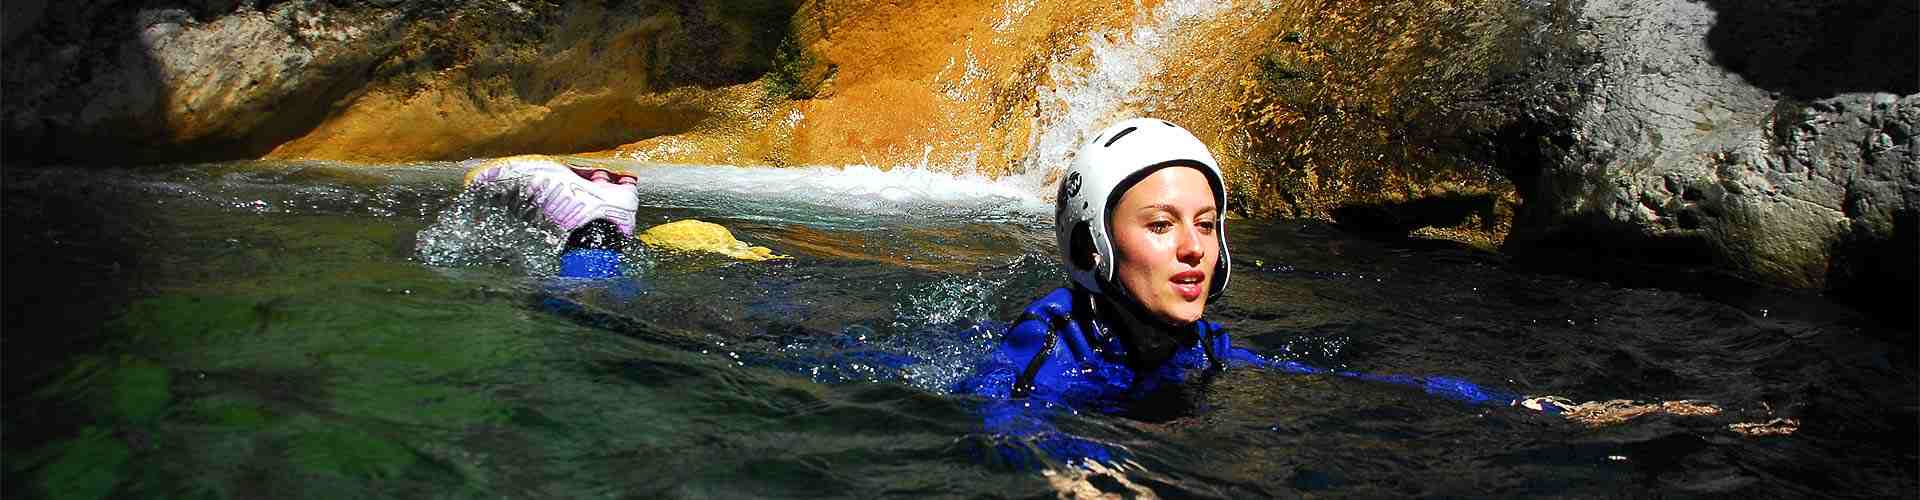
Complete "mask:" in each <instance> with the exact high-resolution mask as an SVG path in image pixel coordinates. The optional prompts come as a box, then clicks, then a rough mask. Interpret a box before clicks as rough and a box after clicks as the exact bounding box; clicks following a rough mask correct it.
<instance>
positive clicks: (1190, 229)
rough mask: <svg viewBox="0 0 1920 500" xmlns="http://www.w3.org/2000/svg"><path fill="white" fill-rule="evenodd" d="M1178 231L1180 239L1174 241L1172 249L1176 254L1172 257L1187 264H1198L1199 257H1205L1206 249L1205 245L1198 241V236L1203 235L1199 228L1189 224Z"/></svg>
mask: <svg viewBox="0 0 1920 500" xmlns="http://www.w3.org/2000/svg"><path fill="white" fill-rule="evenodd" d="M1179 232H1180V236H1179V239H1180V240H1179V241H1177V242H1175V248H1174V251H1175V252H1176V254H1175V255H1174V258H1177V259H1180V262H1185V263H1188V264H1194V265H1198V264H1200V259H1201V258H1202V257H1206V251H1207V249H1206V246H1205V245H1202V244H1201V242H1200V238H1201V237H1202V236H1203V235H1201V234H1200V230H1199V228H1196V227H1194V226H1193V225H1191V224H1189V225H1187V226H1186V227H1185V228H1182V229H1181V230H1180V231H1179Z"/></svg>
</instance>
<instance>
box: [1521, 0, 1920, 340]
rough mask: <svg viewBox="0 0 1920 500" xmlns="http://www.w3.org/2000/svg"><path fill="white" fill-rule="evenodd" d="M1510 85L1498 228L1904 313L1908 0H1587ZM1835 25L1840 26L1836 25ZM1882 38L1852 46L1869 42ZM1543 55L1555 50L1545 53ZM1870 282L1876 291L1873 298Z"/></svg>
mask: <svg viewBox="0 0 1920 500" xmlns="http://www.w3.org/2000/svg"><path fill="white" fill-rule="evenodd" d="M1581 9H1582V10H1581V11H1580V12H1579V13H1578V14H1579V15H1578V16H1577V18H1573V19H1574V20H1573V21H1571V22H1568V23H1564V24H1562V25H1560V26H1557V27H1555V28H1556V29H1560V30H1564V31H1565V32H1567V33H1569V36H1570V37H1571V40H1572V42H1573V43H1572V44H1570V46H1568V47H1563V48H1560V49H1557V50H1558V51H1559V52H1557V53H1552V54H1545V55H1543V56H1542V58H1541V60H1542V61H1557V62H1559V63H1562V64H1568V66H1567V67H1566V68H1565V69H1566V70H1567V71H1561V72H1543V73H1541V74H1539V75H1537V76H1538V79H1537V80H1536V81H1535V82H1533V83H1534V87H1535V88H1539V89H1549V90H1545V91H1541V92H1537V93H1536V94H1534V95H1531V96H1526V97H1524V98H1520V99H1515V101H1516V102H1519V103H1525V105H1526V106H1528V107H1525V108H1524V109H1521V110H1520V111H1518V112H1517V113H1516V115H1518V116H1524V117H1526V118H1525V119H1524V120H1521V122H1520V123H1517V124H1516V125H1515V127H1516V128H1515V130H1526V132H1523V133H1520V134H1517V135H1515V136H1512V137H1508V138H1507V139H1508V142H1507V144H1506V145H1505V147H1507V148H1508V149H1509V150H1508V151H1506V152H1505V153H1504V154H1503V155H1502V158H1503V162H1504V163H1503V165H1501V166H1502V168H1503V169H1504V170H1506V171H1507V172H1509V174H1510V176H1511V177H1512V178H1513V180H1514V182H1515V183H1516V187H1517V189H1518V190H1519V192H1520V195H1521V196H1522V198H1523V199H1524V203H1523V204H1522V207H1521V209H1520V212H1519V213H1518V214H1517V215H1516V218H1517V220H1516V222H1515V227H1514V230H1513V233H1512V235H1511V236H1510V237H1509V239H1508V242H1507V246H1508V248H1509V249H1513V250H1516V251H1522V252H1526V251H1539V250H1545V251H1546V252H1547V253H1549V254H1552V253H1556V252H1563V251H1566V250H1582V251H1589V250H1590V251H1595V252H1599V253H1602V254H1607V255H1608V256H1609V258H1613V259H1616V260H1618V261H1621V262H1626V263H1629V264H1632V265H1643V264H1645V265H1652V266H1653V267H1656V268H1658V267H1669V268H1702V267H1704V268H1709V269H1719V270H1724V271H1725V272H1727V273H1730V274H1732V275H1733V276H1736V277H1738V278H1741V279H1745V280H1750V281H1756V282H1761V283H1768V284H1774V285H1781V286H1789V287H1800V288H1816V289H1826V290H1829V291H1832V292H1836V293H1839V294H1842V295H1846V294H1853V293H1857V292H1858V291H1860V290H1863V289H1874V290H1882V292H1878V293H1875V294H1874V295H1878V296H1879V298H1878V299H1874V300H1879V301H1885V303H1884V304H1879V305H1876V304H1863V305H1866V306H1867V307H1869V308H1870V309H1884V310H1886V311H1889V312H1892V311H1904V312H1896V313H1894V314H1896V315H1904V316H1907V317H1906V318H1899V317H1895V318H1894V319H1896V320H1903V321H1912V319H1911V315H1912V313H1911V307H1912V305H1913V304H1914V300H1915V299H1914V297H1915V295H1914V293H1915V290H1914V287H1913V283H1914V276H1915V267H1916V266H1920V262H1917V261H1920V258H1916V257H1915V255H1916V251H1915V250H1914V249H1915V248H1920V245H1916V243H1915V238H1916V231H1915V229H1916V219H1920V137H1916V136H1915V135H1914V130H1915V126H1916V125H1917V124H1920V123H1917V122H1920V94H1916V90H1920V89H1917V88H1916V87H1920V77H1916V76H1915V74H1916V73H1915V72H1916V69H1915V68H1916V66H1915V64H1914V61H1913V60H1912V57H1911V55H1912V50H1911V49H1912V47H1913V46H1914V44H1915V43H1916V37H1915V36H1914V32H1915V27H1914V25H1913V23H1912V20H1913V19H1915V18H1916V17H1920V13H1917V12H1915V11H1916V7H1915V6H1914V5H1913V4H1911V3H1901V2H1868V1H1848V2H1838V3H1822V4H1819V6H1818V7H1808V6H1803V5H1800V4H1797V3H1795V2H1787V1H1760V2H1738V3H1735V2H1726V1H1708V2H1704V3H1703V2H1692V1H1682V0H1662V1H1625V0H1593V1H1589V2H1586V3H1585V4H1584V5H1583V6H1581ZM1843 26H1844V28H1842V27H1843ZM1881 46H1886V47H1893V48H1892V49H1890V50H1885V51H1878V50H1861V49H1862V48H1863V47H1864V48H1871V47H1881ZM1555 58H1557V59H1555ZM1889 294H1890V295H1891V297H1889Z"/></svg>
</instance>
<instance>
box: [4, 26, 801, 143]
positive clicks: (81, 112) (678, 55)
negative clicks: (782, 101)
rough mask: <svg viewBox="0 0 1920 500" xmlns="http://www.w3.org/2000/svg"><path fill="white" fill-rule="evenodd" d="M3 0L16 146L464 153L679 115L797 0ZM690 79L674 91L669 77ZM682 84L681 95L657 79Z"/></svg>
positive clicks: (769, 33) (731, 78)
mask: <svg viewBox="0 0 1920 500" xmlns="http://www.w3.org/2000/svg"><path fill="white" fill-rule="evenodd" d="M15 7H16V6H15V5H14V4H8V15H7V17H6V19H5V23H4V28H5V30H4V33H3V34H4V40H5V49H6V50H5V51H4V55H3V56H0V62H3V63H4V66H5V67H6V68H7V71H6V72H5V73H4V74H0V84H3V85H4V89H5V92H4V93H3V94H4V95H3V96H0V102H4V105H5V106H4V108H3V109H0V132H4V135H5V141H6V142H5V145H6V150H7V152H8V159H9V160H12V161H16V162H17V161H31V162H120V163H158V162H167V161H195V160H227V159H251V158H261V157H276V158H317V159H339V160H361V161H407V160H431V159H447V160H455V159H463V158H469V157H475V156H503V155H509V154H520V153H549V152H579V151H593V150H601V149H607V148H611V147H612V146H615V145H619V144H625V143H630V142H634V141H639V140H642V139H645V138H648V137H653V136H656V135H661V134H668V133H678V132H683V131H686V130H688V129H690V128H692V127H693V126H694V125H696V124H697V123H698V122H699V121H700V120H701V119H702V117H704V116H706V115H709V114H711V112H710V110H709V109H708V108H709V107H711V106H713V105H714V104H712V103H707V102H702V101H701V100H700V99H699V98H698V97H699V96H700V95H702V94H703V93H707V92H711V91H712V90H714V89H720V88H723V87H726V86H736V85H739V84H742V83H747V82H752V81H754V80H755V79H757V78H759V76H760V75H762V74H764V73H765V72H766V71H767V69H768V68H769V67H770V65H771V64H772V59H773V54H774V52H775V49H776V48H777V47H778V44H779V42H780V41H781V40H782V39H783V37H785V36H786V32H787V30H786V29H785V25H786V24H787V22H788V19H789V18H790V17H791V16H792V14H793V12H794V10H795V8H796V7H795V5H793V4H792V3H791V2H786V1H782V0H765V1H753V2H712V3H686V2H666V1H649V2H622V3H618V4H617V5H612V6H604V5H600V4H598V3H567V4H564V5H561V4H555V3H525V4H524V5H523V4H522V3H521V2H513V1H507V0H426V1H412V2H370V3H354V2H322V1H296V2H237V1H225V2H222V1H202V2H161V1H147V2H133V5H119V4H100V3H98V2H66V3H51V4H47V3H41V2H22V5H20V6H18V7H19V9H17V10H16V9H15ZM675 89H683V90H680V91H678V92H669V91H672V90H675ZM664 94H671V95H672V96H673V97H661V96H662V95H664Z"/></svg>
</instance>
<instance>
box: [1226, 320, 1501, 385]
mask: <svg viewBox="0 0 1920 500" xmlns="http://www.w3.org/2000/svg"><path fill="white" fill-rule="evenodd" d="M1206 326H1207V328H1208V332H1209V333H1210V338H1211V339H1212V342H1214V344H1213V352H1215V353H1218V355H1219V356H1220V358H1221V362H1222V363H1224V364H1226V365H1227V366H1230V367H1231V366H1257V367H1262V368H1267V369H1271V370H1279V371H1282V372H1286V373H1292V374H1300V375H1310V374H1319V373H1332V374H1334V375H1339V376H1342V377H1348V378H1357V379H1361V380H1367V381H1372V382H1384V383H1388V384H1394V385H1403V386H1408V387H1417V388H1419V389H1420V390H1422V391H1424V392H1426V393H1427V394H1432V395H1435V396H1440V397H1444V398H1447V399H1452V400H1455V401H1462V402H1467V403H1473V404H1491V405H1505V404H1510V403H1512V402H1513V401H1514V400H1515V399H1517V398H1518V396H1517V395H1515V394H1513V393H1510V392H1506V391H1501V390H1495V389H1489V388H1486V387H1482V386H1480V385H1479V384H1475V383H1473V382H1468V381H1467V380H1465V379H1461V378H1456V377H1447V376H1440V375H1427V376H1418V377H1416V376H1412V375H1390V374H1389V375H1380V374H1372V373H1360V372H1353V371H1330V370H1327V369H1324V368H1318V367H1314V366H1311V365H1307V364H1305V363H1301V362H1298V361H1292V360H1269V359H1267V358H1265V357H1263V356H1261V355H1259V354H1255V353H1253V352H1252V351H1248V350H1246V349H1241V348H1238V347H1234V346H1233V344H1232V341H1231V340H1229V339H1228V337H1227V334H1226V332H1225V331H1223V330H1222V329H1221V328H1220V325H1219V324H1217V323H1207V325H1206Z"/></svg>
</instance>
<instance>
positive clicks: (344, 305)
mask: <svg viewBox="0 0 1920 500" xmlns="http://www.w3.org/2000/svg"><path fill="white" fill-rule="evenodd" d="M460 173H461V170H460V168H459V167H458V166H456V165H450V164H423V165H405V166H387V167H381V168H377V169H358V168H348V167H340V166H332V165H326V164H223V165H193V166H177V167H164V168H152V169H141V170H100V169H93V170H81V169H34V170H22V169H8V170H6V171H5V177H4V190H5V198H4V203H5V205H4V207H5V212H4V216H5V220H4V225H5V226H4V227H5V238H6V239H5V241H4V243H5V248H6V260H5V273H6V280H5V281H6V302H5V303H6V311H5V323H4V325H5V336H4V355H5V366H4V371H5V380H6V386H5V393H6V399H5V403H6V406H5V410H6V413H5V420H4V427H0V431H3V432H4V439H5V454H4V455H0V456H3V457H4V462H5V463H4V470H5V473H6V479H7V480H6V481H5V486H4V487H5V492H6V493H7V496H9V497H14V498H23V497H48V498H107V497H208V498H226V497H275V498H307V497H310V498H358V497H462V498H464V497H502V496H505V497H641V498H654V497H720V498H739V497H749V496H771V497H823V496H824V497H863V498H864V497H875V496H909V497H918V496H994V497H997V496H1035V495H1040V496H1050V495H1053V494H1054V492H1055V489H1056V488H1057V487H1060V484H1061V483H1060V480H1061V478H1069V479H1071V480H1075V481H1081V482H1082V483H1084V484H1087V485H1092V486H1093V487H1095V488H1096V489H1106V490H1109V491H1126V490H1127V486H1126V484H1132V485H1133V486H1134V487H1137V488H1143V489H1147V490H1152V491H1155V492H1157V493H1159V494H1161V495H1165V496H1202V497H1207V496H1223V497H1249V496H1297V495H1301V494H1316V495H1333V496H1361V497H1374V496H1427V495H1464V496H1506V495H1545V496H1557V495H1565V496H1615V495H1629V496H1653V495H1700V494H1748V495H1753V494H1757V495H1760V496H1800V495H1803V494H1832V495H1840V496H1852V495H1859V496H1881V495H1893V494H1897V493H1898V492H1903V491H1904V492H1908V493H1910V492H1911V491H1914V490H1913V488H1914V487H1915V482H1914V477H1915V474H1914V472H1915V467H1916V465H1915V464H1916V461H1915V452H1914V445H1913V443H1914V442H1915V439H1914V436H1915V421H1916V419H1915V414H1916V410H1915V405H1914V403H1913V400H1912V394H1914V393H1915V387H1920V384H1916V382H1915V381H1916V376H1915V369H1914V366H1913V364H1914V363H1913V357H1912V352H1911V350H1910V349H1908V348H1903V347H1901V346H1896V345H1889V344H1886V343H1884V342H1882V341H1880V340H1875V339H1879V338H1886V337H1887V336H1886V335H1883V333H1884V332H1880V331H1878V330H1876V328H1878V327H1876V326H1873V325H1871V324H1867V323H1863V322H1862V320H1861V319H1860V318H1859V317H1858V316H1857V315H1854V314H1852V313H1851V312H1849V311H1845V310H1844V309H1841V308H1837V307H1835V306H1831V305H1826V304H1824V303H1823V302H1820V301H1819V300H1818V299H1817V298H1809V297H1804V296H1800V295H1792V294H1785V295H1778V296H1775V295H1763V296H1757V297H1756V296H1748V297H1746V298H1745V299H1742V300H1740V301H1729V300H1726V299H1714V298H1709V297H1701V296H1697V295H1689V294H1680V293H1674V292H1664V291H1657V290H1640V289H1619V288H1613V287H1609V286H1607V285H1604V284H1599V283H1593V282H1585V281H1581V280H1577V279H1572V278H1563V277H1555V276H1551V275H1543V274H1537V273H1535V272H1532V271H1522V270H1515V269H1509V268H1508V267H1507V266H1506V265H1505V264H1504V260H1503V259H1502V258H1500V257H1499V256H1497V255H1492V254H1485V253H1480V252H1477V251H1472V250H1465V249H1459V248H1453V247H1449V246H1444V245H1437V246H1433V245H1430V246H1405V245H1400V244H1394V243H1381V242H1374V241H1369V240H1362V239H1354V238H1350V237H1347V236H1344V235H1341V234H1339V233H1338V231H1337V230H1333V229H1331V228H1327V227H1324V226H1320V225H1316V224H1302V223H1293V222H1282V221H1235V222H1234V223H1233V225H1232V230H1233V231H1234V232H1233V237H1234V240H1233V244H1234V247H1233V248H1234V252H1235V256H1236V258H1237V259H1239V260H1238V261H1237V262H1236V267H1235V274H1234V287H1235V288H1234V290H1233V291H1232V292H1231V294H1230V296H1229V297H1228V298H1227V299H1226V302H1225V303H1223V304H1220V305H1218V306H1216V307H1215V308H1214V309H1213V311H1212V312H1211V314H1212V315H1213V316H1214V317H1215V318H1218V319H1220V320H1222V321H1223V322H1225V323H1226V324H1227V325H1228V326H1229V328H1231V329H1232V331H1233V332H1234V333H1235V335H1236V339H1237V342H1239V343H1240V344H1243V345H1245V346H1246V347H1249V348H1252V349H1254V350H1256V351H1258V352H1263V353H1269V354H1275V355H1279V356H1282V357H1287V358H1290V359H1298V360H1301V361H1304V362H1310V363H1314V364H1318V365H1322V366H1335V367H1343V368H1349V369H1355V370H1361V371H1368V372H1375V373H1415V374H1421V373H1434V374H1446V375H1451V376H1459V377H1464V378H1467V379H1470V380H1474V381H1477V382H1480V383H1483V384H1487V385H1490V386H1496V387H1501V388H1506V389H1511V390H1516V391H1521V392H1524V393H1528V394H1556V395H1566V396H1570V397H1575V398H1576V399H1582V400H1587V399H1595V400H1597V399H1610V398H1627V399H1641V400H1674V399H1688V398H1692V399H1703V400H1708V401H1712V402H1714V403H1716V404H1718V405H1720V406H1721V407H1723V408H1725V409H1726V412H1725V413H1723V414H1721V415H1717V416H1710V417H1678V416H1654V417H1648V418H1644V419H1640V420H1635V421H1633V422H1630V423H1628V424H1625V425H1620V426H1612V427H1604V428H1588V427H1584V426H1579V425H1574V424H1572V423H1569V422H1566V421H1564V420H1560V419H1557V418H1553V417H1548V416H1542V415H1537V414H1532V413H1530V412H1524V411H1519V410H1513V409H1506V408H1491V409H1490V408H1481V407H1468V406H1464V405H1460V404H1458V403H1454V402H1451V401H1446V400H1440V399H1436V398H1432V397H1430V396H1426V395H1424V394H1419V393H1417V392H1414V391H1408V390H1404V389H1401V388H1397V387H1391V386H1383V385H1377V384H1367V383H1363V382H1359V381H1353V380H1347V379H1340V378H1328V377H1316V376H1297V375H1286V374H1280V373H1264V372H1257V371H1247V370H1241V371H1231V372H1228V373H1225V374H1223V375H1221V376H1220V377H1217V378H1216V379H1215V380H1211V381H1209V382H1208V383H1206V384H1204V385H1201V386H1198V387H1195V388H1193V390H1191V391H1189V392H1188V393H1187V394H1186V395H1185V396H1184V397H1185V398H1186V400H1187V401H1188V404H1186V405H1185V406H1184V407H1183V408H1182V409H1180V410H1178V411H1175V412H1172V413H1171V414H1168V415H1155V416H1151V417H1148V416H1126V415H1119V416H1112V415H1099V414H1080V415H1063V416H1061V417H1060V425H1061V427H1062V428H1063V430H1066V431H1067V432H1069V433H1072V434H1074V435H1076V436H1082V437H1086V438H1088V439H1093V440H1096V441H1099V442H1102V443H1107V444H1109V445H1111V446H1114V447H1116V448H1118V449H1121V450H1124V452H1125V453H1124V455H1125V456H1126V457H1128V458H1127V459H1126V462H1125V463H1121V464H1114V466H1113V469H1112V471H1110V472H1107V473H1094V474H1087V473H1085V472H1081V471H1077V470H1072V469H1067V468H1059V469H1056V470H1053V471H1050V472H1040V471H1035V470H1028V469H1020V468H1010V467H1006V466H1004V464H996V463H994V462H993V461H991V460H982V459H981V458H979V457H980V456H981V455H982V453H981V450H984V449H991V448H994V447H1004V446H1015V447H1020V446H1026V445H1023V444H1022V443H1021V442H1020V440H1019V438H1017V437H1009V436H995V435H990V434H987V433H985V432H984V431H982V430H981V422H980V418H979V416H978V415H977V412H976V409H977V406H978V401H975V400H972V399H969V398H966V397H960V396H953V395H949V394H947V393H946V392H945V391H944V387H945V386H946V384H950V383H951V382H952V380H954V379H956V378H957V377H960V376H962V375H965V373H966V371H967V368H968V367H969V366H970V363H971V362H972V360H973V359H977V357H978V356H979V354H980V353H982V352H984V350H985V349H986V348H987V346H989V345H990V343H991V342H992V341H993V338H994V337H993V336H994V333H993V331H992V330H991V329H990V328H989V329H984V330H983V329H979V328H974V326H975V325H978V324H980V323H981V322H993V321H996V320H1007V319H1011V318H1012V317H1013V315H1014V313H1015V311H1017V310H1018V308H1019V307H1021V306H1023V305H1024V304H1025V302H1026V301H1028V300H1030V299H1031V298H1033V297H1037V296H1038V295H1039V294H1040V293H1042V292H1044V291H1045V290H1047V289H1050V288H1052V287H1054V286H1058V284H1059V283H1061V276H1060V275H1059V273H1058V271H1056V270H1055V269H1054V266H1055V265H1054V263H1053V260H1052V257H1051V252H1052V250H1051V247H1052V242H1051V238H1052V235H1051V230H1050V228H1048V227H1046V225H1045V220H1044V219H1043V217H1042V216H1040V215H1038V214H1037V213H1035V212H1033V211H1031V210H1024V209H1017V208H1008V207H1009V206H1013V205H1018V203H1014V204H1012V205H1007V204H1003V203H1000V202H999V201H995V200H994V199H990V198H989V199H984V200H985V201H981V200H972V201H969V200H958V201H955V200H937V199H935V198H938V197H937V196H936V195H933V194H926V193H922V194H913V193H906V194H904V195H900V196H896V197H895V198H893V199H892V201H890V202H888V203H884V204H878V205H875V204H847V203H844V202H837V201H834V198H836V195H835V194H834V193H812V194H805V193H796V190H794V189H793V188H792V187H791V186H786V185H785V183H786V182H787V181H786V180H784V179H774V180H767V181H753V180H752V179H756V178H757V177H754V176H755V175H758V174H753V173H751V172H747V173H742V172H739V171H733V170H726V171H712V172H709V171H703V170H694V171H690V172H688V171H666V170H662V171H659V172H656V173H654V174H652V175H654V177H653V178H654V179H657V180H658V181H659V182H660V183H661V184H664V185H667V186H666V187H663V188H660V189H659V190H657V191H647V190H643V192H642V197H643V205H644V206H643V209H642V212H641V221H642V223H643V225H647V224H656V223H660V222H665V221H668V220H674V219H678V218H683V217H699V218H702V219H704V220H709V221H713V222H719V223H722V224H725V225H727V226H729V227H731V228H732V229H733V230H734V231H735V233H736V234H737V235H738V236H740V237H741V239H743V240H746V241H749V242H752V243H754V244H759V245H767V246H770V247H772V248H774V250H775V251H777V252H779V253H783V254H790V255H793V256H794V258H793V259H790V260H783V261H775V262H771V263H763V264H753V263H733V262H727V261H723V260H715V259H710V258H704V257H698V256H676V255H655V254H649V253H647V252H645V251H636V252H634V254H633V255H632V257H634V258H635V260H636V262H637V264H636V265H635V266H633V267H634V268H633V269H631V270H630V271H631V272H630V274H629V276H628V277H626V278H623V279H619V280H614V281H612V282H599V283H582V282H569V281H565V280H560V279H556V278H552V277H551V276H549V275H550V274H551V269H550V268H547V267H543V266H545V265H547V264H543V263H542V262H543V260H542V257H543V256H550V255H552V254H553V253H554V252H557V249H556V248H553V246H552V245H557V242H555V241H553V240H552V238H553V237H554V236H555V234H554V231H553V230H551V229H550V228H541V227H537V224H534V225H521V226H517V227H516V226H514V224H516V223H513V222H506V223H499V224H493V223H490V224H477V225H476V224H450V223H449V221H448V220H447V219H448V217H449V216H448V215H446V214H448V213H450V211H451V210H453V208H456V207H458V206H459V203H462V202H461V201H459V200H458V199H457V197H456V196H455V195H456V192H455V190H454V187H455V186H456V185H457V184H458V179H459V175H460ZM647 176H648V174H647V173H645V172H643V177H647ZM674 176H681V177H686V176H693V177H716V176H717V177H726V176H736V177H740V178H742V179H746V180H745V181H740V182H736V183H735V184H746V185H747V186H746V187H745V188H742V189H740V190H735V191H713V192H694V193H690V192H688V191H687V190H685V189H676V188H673V186H672V185H671V184H672V181H671V179H674V178H675V177H674ZM754 182H762V184H760V185H757V187H756V185H754V184H753V183H754ZM903 189H905V188H903ZM909 191H910V189H909ZM896 194H897V193H896ZM482 201H484V200H482ZM835 203H839V204H838V205H836V204H835ZM502 213H511V211H508V212H502ZM502 220H512V218H511V217H508V218H507V219H502ZM502 224H504V225H502ZM429 228H433V230H428V229H429ZM423 231H425V232H423ZM423 235H424V236H423ZM449 248H451V249H453V250H448V249H449ZM423 249H438V250H447V251H444V252H438V253H435V252H430V251H427V250H423ZM551 300H561V301H564V302H565V303H568V304H576V305H581V306H583V307H585V308H586V309H585V310H584V312H579V311H576V312H574V313H563V312H557V311H555V310H554V309H552V308H551V307H546V306H544V305H543V304H545V303H546V301H551ZM865 351H887V352H895V353H901V354H903V355H907V356H911V357H913V358H915V359H918V360H919V362H918V363H916V364H914V365H913V366H910V367H906V368H898V367H890V366H884V365H880V364H872V363H863V362H861V361H860V359H862V358H857V357H849V354H850V353H852V354H857V353H859V352H865ZM1776 416H1792V417H1797V418H1800V419H1801V420H1803V421H1804V429H1805V430H1803V431H1802V432H1801V433H1799V434H1796V435H1793V436H1786V437H1775V438H1747V437H1741V436H1739V435H1736V434H1733V433H1731V432H1728V431H1726V425H1728V424H1730V423H1736V422H1749V421H1756V420H1760V421H1763V420H1765V419H1766V418H1771V417H1776ZM1054 466H1055V467H1063V466H1060V465H1059V464H1054ZM1069 482H1071V481H1069ZM1123 483H1126V484H1123Z"/></svg>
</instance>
